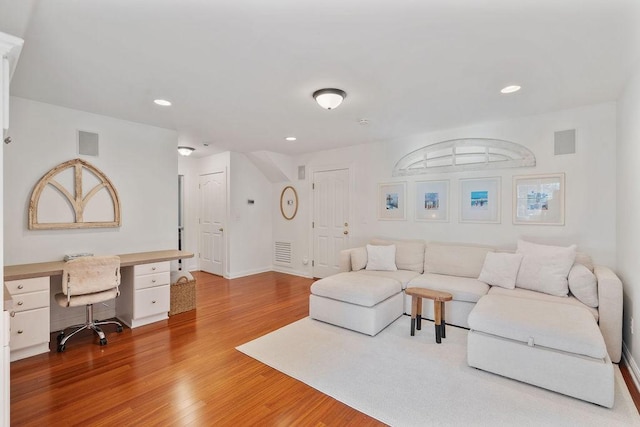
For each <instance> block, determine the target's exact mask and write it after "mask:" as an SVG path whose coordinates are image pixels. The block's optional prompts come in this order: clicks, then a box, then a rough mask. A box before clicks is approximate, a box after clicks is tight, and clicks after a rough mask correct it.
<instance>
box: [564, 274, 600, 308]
mask: <svg viewBox="0 0 640 427" xmlns="http://www.w3.org/2000/svg"><path fill="white" fill-rule="evenodd" d="M569 290H570V291H571V293H572V294H573V296H574V297H576V298H578V299H579V300H580V302H581V303H583V304H584V305H588V306H589V307H597V306H598V280H597V279H596V276H595V275H594V274H593V273H592V272H591V271H589V268H588V267H585V266H584V265H582V264H578V263H576V264H573V267H571V271H570V272H569Z"/></svg>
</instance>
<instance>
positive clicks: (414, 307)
mask: <svg viewBox="0 0 640 427" xmlns="http://www.w3.org/2000/svg"><path fill="white" fill-rule="evenodd" d="M417 312H418V297H417V296H415V295H413V296H411V336H414V335H415V334H416V313H417Z"/></svg>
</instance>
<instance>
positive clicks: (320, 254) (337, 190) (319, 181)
mask: <svg viewBox="0 0 640 427" xmlns="http://www.w3.org/2000/svg"><path fill="white" fill-rule="evenodd" d="M349 176H350V175H349V169H348V168H346V169H334V170H323V171H315V172H314V173H313V184H312V191H313V222H312V228H313V263H312V274H313V277H320V278H322V277H327V276H330V275H332V274H336V273H338V272H339V271H340V265H339V259H340V251H341V250H343V249H346V248H348V247H349V182H350V179H349Z"/></svg>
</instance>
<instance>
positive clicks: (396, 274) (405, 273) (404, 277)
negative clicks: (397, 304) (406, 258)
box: [354, 270, 420, 289]
mask: <svg viewBox="0 0 640 427" xmlns="http://www.w3.org/2000/svg"><path fill="white" fill-rule="evenodd" d="M354 274H363V275H366V276H376V277H386V278H388V279H395V280H397V281H398V282H400V284H401V285H402V289H406V288H407V285H408V284H409V282H410V281H411V280H412V279H414V278H416V277H418V276H420V274H418V273H416V272H415V271H411V270H396V271H374V270H360V271H357V272H356V273H354Z"/></svg>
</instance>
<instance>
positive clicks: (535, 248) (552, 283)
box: [516, 240, 576, 297]
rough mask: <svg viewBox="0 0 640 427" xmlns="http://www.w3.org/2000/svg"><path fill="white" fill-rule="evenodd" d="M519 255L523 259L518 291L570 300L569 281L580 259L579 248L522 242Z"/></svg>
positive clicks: (519, 246) (519, 241)
mask: <svg viewBox="0 0 640 427" xmlns="http://www.w3.org/2000/svg"><path fill="white" fill-rule="evenodd" d="M516 253H519V254H522V255H523V257H522V262H521V263H520V270H519V271H518V277H517V279H516V287H518V288H523V289H530V290H532V291H538V292H544V293H545V294H550V295H556V296H561V297H566V296H567V294H568V293H569V284H568V281H567V277H568V276H569V271H570V270H571V267H572V266H573V262H574V261H575V259H576V245H571V246H569V247H566V248H565V247H561V246H548V245H539V244H537V243H531V242H525V241H524V240H518V249H517V251H516Z"/></svg>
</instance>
